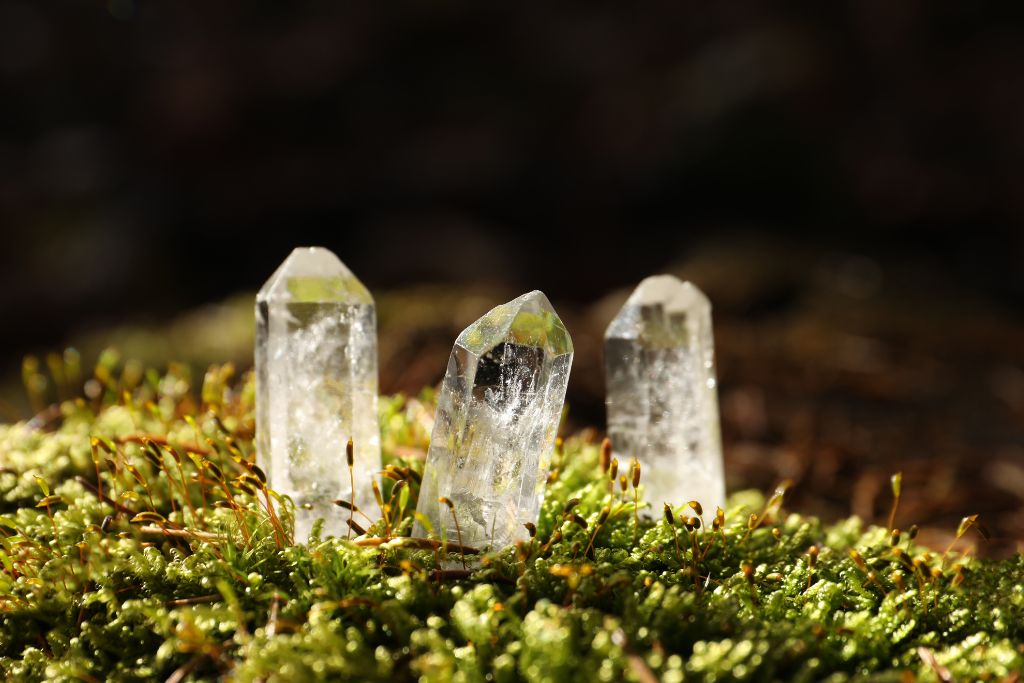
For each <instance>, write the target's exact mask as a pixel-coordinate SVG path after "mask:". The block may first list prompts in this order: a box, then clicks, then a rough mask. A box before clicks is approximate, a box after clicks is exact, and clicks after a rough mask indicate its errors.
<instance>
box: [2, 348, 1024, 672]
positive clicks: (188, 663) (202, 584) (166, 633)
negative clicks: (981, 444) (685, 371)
mask: <svg viewBox="0 0 1024 683" xmlns="http://www.w3.org/2000/svg"><path fill="white" fill-rule="evenodd" d="M115 360H116V359H114V358H113V356H106V357H105V359H104V360H103V361H101V364H100V366H99V367H98V368H97V372H96V375H95V377H94V378H93V379H92V380H90V382H88V383H87V391H86V393H87V394H89V395H90V396H91V398H84V397H83V398H71V397H69V394H70V392H69V391H67V389H66V388H65V398H66V400H64V401H63V402H61V403H58V404H55V405H53V406H51V407H50V408H48V409H45V410H43V411H42V412H41V413H40V415H39V416H37V417H36V418H34V419H33V420H32V421H29V422H23V423H18V424H12V425H0V530H2V533H0V561H2V569H3V571H2V573H0V671H2V672H3V673H4V675H5V676H6V677H7V678H8V679H9V680H14V681H20V680H26V681H28V680H76V681H80V680H84V681H135V680H146V681H148V680H167V681H188V680H209V679H217V678H226V679H232V680H241V681H304V680H359V681H373V680H388V681H404V680H421V681H448V680H457V681H519V680H525V681H570V680H586V681H620V680H632V681H641V682H643V683H649V682H650V681H657V680H661V681H684V680H701V681H712V680H756V681H768V680H829V681H846V680H875V681H890V680H891V681H907V680H951V679H953V678H955V679H957V680H980V679H989V680H1016V679H1017V677H1018V676H1019V672H1020V671H1021V670H1022V669H1024V645H1022V643H1024V586H1022V579H1024V557H1022V556H1021V555H1019V554H1018V555H1017V556H1015V557H1013V558H1011V559H1008V560H1002V561H982V560H978V559H975V558H973V557H971V556H970V554H969V553H964V552H962V551H961V550H960V547H961V546H962V545H965V544H964V543H961V545H958V546H957V547H956V548H954V549H952V550H950V551H948V552H945V553H943V552H941V551H935V550H929V549H926V548H923V547H920V546H918V545H915V543H914V541H913V538H912V536H913V534H912V533H911V532H910V531H904V532H902V533H900V532H899V531H895V532H893V531H891V530H890V529H886V528H879V527H868V528H865V527H864V526H863V525H862V524H861V522H860V521H859V520H857V519H855V518H854V519H848V520H845V521H842V522H839V523H837V524H831V525H828V524H823V523H822V522H820V521H819V520H817V519H815V518H811V517H803V516H800V515H797V514H792V513H788V512H786V511H785V510H784V488H785V486H782V487H780V489H778V490H777V491H776V492H773V493H771V494H770V495H768V496H765V495H761V494H759V493H755V492H743V493H738V494H736V495H734V496H732V498H731V499H730V505H729V509H728V510H726V511H724V513H722V514H716V511H709V510H703V522H701V521H699V520H696V519H694V518H690V517H687V516H685V514H684V505H685V504H686V502H687V501H675V503H676V504H677V506H678V507H676V508H675V509H673V510H671V513H666V512H665V511H664V510H663V509H662V508H661V506H660V505H659V506H658V507H657V508H654V509H652V508H651V507H650V506H646V505H644V504H643V502H642V501H643V498H642V495H643V473H642V472H641V473H640V487H639V492H638V491H637V490H636V488H635V487H634V486H633V482H632V481H631V480H632V478H633V474H634V472H633V470H632V469H631V468H630V467H629V465H628V464H626V463H621V464H618V472H616V473H614V474H615V475H617V476H611V475H613V473H612V472H610V471H609V470H611V469H615V464H612V463H609V462H608V461H607V460H606V459H603V458H602V455H601V447H600V445H599V444H598V443H596V441H595V439H593V438H588V434H582V435H578V436H573V437H569V438H567V439H565V441H564V444H561V445H560V447H559V448H558V449H557V452H556V454H555V459H554V460H555V461H554V463H553V470H552V473H551V476H550V478H549V484H548V488H547V496H546V500H545V503H544V506H543V509H542V512H541V516H540V519H539V521H538V523H537V525H536V535H535V537H534V538H533V539H532V540H530V541H527V542H525V543H522V544H520V545H519V546H517V547H510V548H505V549H502V550H500V551H498V552H494V553H488V554H484V555H483V556H481V557H478V558H474V557H472V556H467V555H465V552H466V551H464V550H462V549H459V548H458V547H456V544H450V545H448V546H447V547H444V546H442V547H432V546H431V545H430V544H429V543H427V542H425V541H417V540H415V539H409V538H407V535H408V534H409V532H410V529H411V526H412V522H413V512H412V511H413V510H414V509H415V500H416V494H417V492H418V486H417V482H418V472H419V471H420V470H421V468H422V464H423V454H424V452H425V449H426V446H427V441H428V439H429V430H430V421H431V414H432V399H431V396H430V394H429V392H428V393H425V394H424V395H423V396H420V397H418V398H415V399H412V398H405V397H393V398H390V399H385V400H383V402H382V407H381V425H382V430H383V431H382V433H383V445H384V458H385V465H386V466H387V470H386V473H385V479H384V480H383V481H384V485H383V491H382V492H381V494H382V501H383V502H384V505H385V506H386V509H387V510H388V512H389V514H388V517H389V519H388V520H387V523H385V522H384V521H380V522H378V523H376V524H374V525H373V526H371V527H370V528H369V529H366V530H365V531H366V533H365V534H361V533H360V532H361V531H363V529H357V530H356V531H354V532H353V535H352V538H351V539H347V538H327V539H322V540H315V541H314V542H311V543H309V544H308V545H295V544H293V543H292V542H291V540H290V537H289V520H290V501H288V500H287V499H284V498H282V497H280V496H278V495H277V494H275V493H274V492H273V491H269V490H266V489H265V487H264V486H263V484H262V481H261V479H262V472H261V471H260V470H259V468H258V467H256V466H254V465H253V464H252V457H253V445H252V431H253V420H252V407H253V388H252V382H251V378H248V377H245V378H242V379H241V380H240V381H238V382H235V381H234V380H233V377H232V375H233V372H232V369H231V368H230V367H215V368H211V369H210V370H209V371H208V372H207V373H206V375H205V377H204V378H203V379H202V381H201V382H200V381H197V382H193V381H192V378H191V376H190V371H189V370H188V368H186V367H182V366H171V368H170V369H169V370H168V372H167V373H166V374H164V375H160V374H158V373H156V372H146V373H143V372H140V371H139V369H138V368H137V367H135V368H133V367H131V366H128V370H129V371H128V372H122V371H120V370H118V371H117V372H114V368H115ZM65 370H67V372H66V373H63V374H62V372H61V371H60V367H59V366H58V371H57V372H56V375H57V379H58V384H59V385H60V384H61V383H62V382H63V384H64V385H65V387H67V386H77V384H75V382H74V379H75V378H74V377H71V376H64V375H70V374H71V370H68V369H67V368H65ZM36 372H37V369H36V368H29V371H28V373H27V375H26V381H27V383H28V385H29V387H30V389H31V388H32V387H36V388H37V389H38V388H39V387H40V386H42V382H41V381H40V380H39V378H38V377H36V376H34V373H36ZM193 386H195V387H196V388H195V390H193V388H192V387H193ZM37 398H38V397H37ZM343 454H344V445H343V444H339V462H340V463H344V455H343ZM342 466H343V465H342ZM621 475H625V477H626V478H625V479H624V480H620V476H621ZM400 482H404V483H400ZM623 484H624V485H625V489H623ZM637 497H638V499H639V500H640V502H641V506H640V509H639V510H637V509H636V507H635V503H634V500H635V499H637ZM457 513H458V511H457V510H456V511H455V514H457ZM337 514H339V515H344V516H345V518H346V519H347V518H348V517H349V515H350V514H352V516H353V518H354V521H355V522H356V523H357V524H358V525H359V526H368V525H367V524H366V523H365V521H361V517H360V516H359V515H358V514H354V513H350V511H349V510H347V509H345V508H344V507H341V506H339V507H338V510H337ZM376 514H377V515H378V516H379V514H380V513H379V511H377V512H376ZM716 517H717V521H716ZM669 518H671V522H670V521H669ZM973 522H974V520H973V519H972V518H967V519H965V522H964V523H963V524H962V525H961V528H960V529H959V530H958V531H959V533H958V536H964V535H965V534H969V533H973V531H972V530H971V527H972V525H973ZM451 540H453V539H449V541H451ZM434 545H435V546H436V545H438V544H437V543H435V544H434ZM470 550H472V549H470ZM464 557H466V559H467V568H465V569H464V568H463V564H462V562H463V558H464Z"/></svg>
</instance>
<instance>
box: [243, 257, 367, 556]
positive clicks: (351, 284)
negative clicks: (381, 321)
mask: <svg viewBox="0 0 1024 683" xmlns="http://www.w3.org/2000/svg"><path fill="white" fill-rule="evenodd" d="M256 432H257V434H256V444H257V452H258V458H259V459H260V461H261V462H262V463H263V464H264V468H265V469H266V472H267V478H268V480H269V484H270V486H272V487H273V488H274V489H275V490H276V491H278V492H279V493H283V494H287V495H288V496H291V498H292V499H293V500H294V501H295V506H296V507H295V538H296V540H298V541H305V540H306V539H307V538H308V536H309V533H310V529H311V528H312V525H313V522H314V521H315V520H316V519H317V518H320V517H322V518H324V519H325V523H324V528H323V533H324V535H325V536H326V535H329V534H333V535H341V534H342V533H344V532H347V530H348V526H347V523H346V520H347V517H346V516H345V514H343V512H344V511H342V510H340V509H339V508H337V507H335V506H334V505H333V504H332V501H334V500H335V499H339V498H340V499H343V500H351V499H352V496H353V491H352V487H351V485H350V477H349V471H348V464H347V462H346V458H345V447H346V444H347V442H348V440H349V439H350V438H351V439H352V440H353V445H354V454H355V463H354V475H355V503H356V505H357V506H358V507H359V508H360V509H362V510H367V511H368V510H371V509H375V506H374V503H373V494H372V489H371V484H370V482H371V481H372V480H373V478H374V477H376V476H377V473H378V472H379V471H380V468H381V463H380V427H379V423H378V417H377V314H376V308H375V306H374V303H373V297H371V296H370V293H369V292H368V291H367V290H366V287H364V286H363V284H362V283H361V282H359V280H358V279H356V277H355V276H354V275H353V274H352V272H351V271H350V270H349V269H348V268H346V267H345V265H344V264H343V263H342V262H341V261H340V260H339V259H338V257H337V256H335V255H334V254H333V253H331V252H330V251H329V250H327V249H324V248H322V247H302V248H298V249H295V250H294V251H293V252H292V253H291V255H290V256H289V257H288V258H287V259H285V261H284V263H282V264H281V266H280V267H279V268H278V269H277V271H276V272H275V273H274V274H273V275H272V276H271V278H270V279H269V280H267V283H266V284H265V285H263V288H262V289H261V290H260V291H259V294H257V296H256ZM364 522H365V520H364Z"/></svg>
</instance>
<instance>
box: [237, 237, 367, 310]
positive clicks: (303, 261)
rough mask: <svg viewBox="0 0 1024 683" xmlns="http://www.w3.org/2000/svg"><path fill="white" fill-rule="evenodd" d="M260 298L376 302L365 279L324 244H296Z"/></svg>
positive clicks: (259, 294) (301, 300) (290, 300)
mask: <svg viewBox="0 0 1024 683" xmlns="http://www.w3.org/2000/svg"><path fill="white" fill-rule="evenodd" d="M256 300H257V301H281V302H290V303H302V302H306V303H315V302H339V303H367V304H370V303H373V297H372V296H370V292H369V291H368V290H367V289H366V287H364V286H363V283H362V282H360V281H359V279H358V278H356V276H355V275H353V274H352V271H351V270H349V269H348V267H347V266H345V264H344V263H342V262H341V259H339V258H338V257H337V256H336V255H335V254H334V252H332V251H331V250H330V249H326V248H324V247H296V248H295V249H293V250H292V253H291V254H289V255H288V258H286V259H285V260H284V262H283V263H282V264H281V265H280V266H279V267H278V269H277V270H276V271H274V274H273V275H271V276H270V279H269V280H267V282H266V283H265V284H264V285H263V287H262V288H260V291H259V293H258V294H257V295H256Z"/></svg>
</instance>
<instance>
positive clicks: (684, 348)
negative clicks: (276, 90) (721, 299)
mask: <svg viewBox="0 0 1024 683" xmlns="http://www.w3.org/2000/svg"><path fill="white" fill-rule="evenodd" d="M605 378H606V383H607V398H606V402H607V407H608V436H609V438H610V439H611V441H612V448H613V451H614V453H615V454H616V457H617V458H618V459H619V461H620V462H628V461H629V459H631V458H633V457H636V458H637V459H638V460H639V461H640V464H641V466H642V467H641V470H642V475H643V476H642V482H643V484H644V487H645V489H646V498H647V500H648V501H649V502H650V503H651V504H652V505H653V506H654V509H655V510H660V509H661V505H662V503H666V502H667V503H670V504H672V505H673V506H680V505H683V504H684V503H686V502H688V501H691V500H697V501H699V502H700V504H701V506H702V507H703V508H704V510H705V511H710V512H711V514H714V510H715V507H716V506H722V507H724V506H725V480H724V478H723V473H722V445H721V436H720V432H719V423H718V396H717V389H716V382H715V349H714V338H713V336H712V331H711V304H710V303H709V302H708V300H707V297H705V296H704V294H703V292H701V291H700V290H699V289H697V288H696V287H695V286H693V285H692V284H690V283H689V282H682V281H680V280H679V279H678V278H675V277H673V276H671V275H656V276H653V277H649V278H647V279H646V280H644V281H643V282H641V283H640V286H639V287H637V288H636V290H635V291H634V292H633V294H632V295H631V296H630V297H629V300H628V301H626V304H625V305H624V306H623V307H622V310H620V311H619V313H618V315H617V316H616V317H615V319H614V320H613V321H612V323H611V325H609V326H608V330H607V331H606V332H605Z"/></svg>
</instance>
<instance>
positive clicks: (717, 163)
mask: <svg viewBox="0 0 1024 683" xmlns="http://www.w3.org/2000/svg"><path fill="white" fill-rule="evenodd" d="M1022 14H1024V6H1021V5H1019V4H1017V5H1011V4H1007V5H1006V6H991V5H978V4H974V5H972V4H969V3H960V4H957V5H946V4H939V3H915V2H909V3H890V2H842V3H826V4H823V5H819V6H815V7H813V8H811V9H806V8H805V9H801V10H797V9H795V8H787V7H782V6H773V7H766V8H750V7H747V8H743V9H740V8H738V7H735V6H730V5H721V6H719V5H716V4H714V3H711V4H707V3H704V4H694V5H690V6H681V5H680V4H679V3H654V4H649V5H647V6H645V7H644V8H642V9H638V8H636V7H626V6H623V7H618V8H615V7H610V8H609V7H603V8H589V9H586V10H584V9H580V8H577V9H568V8H557V7H552V6H532V7H526V8H518V9H515V10H511V9H509V10H501V9H487V8H476V9H466V8H463V7H460V6H458V5H456V4H455V3H412V4H409V5H407V6H404V7H401V8H398V7H395V6H385V5H384V4H377V5H368V4H367V5H364V4H362V3H336V2H314V3H306V4H303V5H302V6H301V7H291V6H285V5H284V4H278V3H263V2H255V3H254V2H241V1H230V0H229V1H225V2H219V3H214V4H209V3H201V4H199V5H197V4H195V3H140V2H132V1H131V0H112V1H111V2H108V3H101V2H86V3H81V2H52V3H47V4H45V5H44V4H43V3H38V2H33V1H29V0H25V1H17V0H16V1H11V0H0V84H2V86H0V87H2V89H0V331H2V333H3V334H0V378H5V379H0V386H3V387H5V388H4V390H3V392H2V393H0V416H2V418H3V419H13V418H15V417H17V416H24V415H25V414H27V412H28V408H27V407H26V404H25V401H24V399H23V397H22V392H21V390H20V389H19V388H18V387H17V378H18V375H19V368H20V364H21V357H22V355H23V354H25V353H29V352H31V353H45V352H46V351H50V350H54V349H60V348H62V347H63V346H64V345H66V344H74V345H75V346H77V347H78V348H81V349H82V351H83V354H84V355H85V357H86V360H87V362H88V361H89V359H90V356H91V357H95V354H96V353H98V350H99V349H100V348H102V347H103V346H104V345H106V344H111V343H112V344H116V345H118V346H119V347H120V348H122V349H123V350H124V351H125V354H126V355H131V356H133V357H138V358H140V359H142V360H144V361H145V362H152V363H159V362H161V361H163V360H165V359H167V358H183V359H185V360H189V361H191V362H194V363H196V364H197V365H202V364H203V363H207V362H215V361H219V360H235V361H236V362H238V363H240V364H242V365H244V364H246V363H248V362H251V360H250V359H251V297H252V294H253V292H254V291H255V290H256V289H257V288H258V287H259V286H260V284H261V283H262V281H263V280H265V279H266V278H267V277H268V276H269V274H270V273H271V272H272V271H273V270H274V268H275V267H276V266H277V264H278V263H279V262H280V261H281V260H282V259H283V258H284V257H285V256H286V255H287V253H288V251H289V250H290V249H291V248H292V247H293V246H296V245H302V244H323V245H325V246H328V247H330V248H332V249H333V250H334V251H335V252H337V253H338V254H339V255H340V256H341V258H342V259H343V260H344V261H345V262H346V263H347V264H348V265H349V266H350V267H351V268H352V269H353V270H354V271H355V272H356V273H357V274H358V275H359V276H360V277H361V279H363V281H364V282H365V283H366V284H367V285H368V286H369V287H370V288H371V289H372V290H373V291H374V293H375V294H376V295H377V297H378V303H379V306H380V320H381V324H380V327H381V351H382V389H384V390H385V391H396V390H405V391H415V390H416V389H417V388H419V387H420V386H422V385H424V384H427V383H432V382H435V381H437V380H438V379H439V377H440V374H441V372H442V370H443V367H444V363H445V359H446V357H447V354H448V352H449V350H450V345H451V341H452V338H453V337H454V335H455V334H456V333H457V332H458V331H459V330H460V329H461V328H462V327H464V326H465V325H466V324H468V323H469V322H471V321H472V319H473V318H474V317H475V316H477V315H479V314H480V313H481V312H483V311H484V310H486V309H487V308H489V307H490V306H492V305H494V304H495V303H498V302H500V301H503V300H507V299H508V298H511V297H512V296H515V295H517V294H519V293H521V292H522V291H525V290H528V289H533V288H540V289H543V290H545V292H547V294H548V295H549V296H550V297H551V298H552V300H553V301H554V302H555V304H556V306H557V307H558V308H559V310H560V312H562V313H563V317H565V318H566V320H567V322H568V324H569V325H570V329H571V330H572V332H573V334H574V338H575V340H576V344H577V361H576V364H575V366H574V371H573V379H572V382H571V384H572V386H571V387H570V394H569V400H570V403H571V406H572V415H573V421H574V426H577V427H579V426H585V425H593V426H596V427H598V428H600V427H601V426H602V425H603V407H602V392H603V381H602V377H601V369H600V368H601V357H600V337H601V333H602V331H603V328H604V326H605V325H606V324H607V323H608V321H609V320H610V319H611V317H612V316H613V315H614V312H615V310H616V307H617V306H618V305H619V304H620V303H621V301H622V300H623V298H624V297H625V296H626V294H628V290H629V288H631V287H632V286H634V285H635V283H636V282H638V281H639V280H640V279H641V278H643V277H644V276H646V275H649V274H652V273H656V272H662V271H666V272H675V273H677V274H679V275H680V276H682V277H685V278H687V279H690V280H693V281H694V282H696V283H697V284H698V285H700V286H701V287H702V288H704V289H705V291H707V293H708V294H709V296H710V297H711V299H712V302H713V303H714V305H715V314H716V321H715V322H716V335H717V337H718V362H719V374H720V377H721V401H722V414H723V430H724V435H725V442H726V457H727V460H728V468H729V472H730V475H729V476H730V486H731V487H733V488H738V487H745V486H757V487H761V488H765V487H769V486H771V485H772V484H773V483H774V482H775V481H776V480H777V479H779V478H782V477H789V478H791V479H794V480H795V481H796V483H797V489H796V492H795V495H794V499H793V507H794V508H795V509H799V510H801V511H806V512H815V513H819V514H823V515H826V516H829V517H836V516H839V515H842V514H848V513H850V512H855V513H858V514H861V515H863V516H865V517H867V518H871V519H879V518H883V519H884V516H885V514H886V512H887V507H888V504H889V493H888V486H889V485H888V478H889V475H890V474H891V473H892V472H894V471H896V470H903V471H904V472H905V480H904V481H905V484H904V489H905V490H906V491H907V500H906V501H905V502H906V504H905V506H904V508H903V511H902V512H901V519H902V523H903V524H904V525H909V523H910V522H915V521H916V522H921V523H923V524H926V525H929V526H930V527H934V531H933V533H935V534H939V535H941V533H942V530H945V531H946V532H949V531H951V530H952V529H953V528H955V525H956V521H957V520H958V519H959V518H960V517H961V516H963V515H964V514H968V513H970V512H977V511H981V512H982V513H983V519H987V520H988V524H989V526H990V527H992V529H993V535H995V536H996V537H997V540H996V541H994V542H993V545H990V546H989V547H990V548H996V549H997V551H1000V550H999V549H1003V550H1005V549H1008V548H1013V547H1014V546H1015V544H1016V543H1018V542H1019V541H1020V539H1022V538H1024V268H1022V264H1024V230H1022V225H1024V192H1022V190H1024V164H1022V161H1024V22H1022V19H1024V17H1022V16H1021V15H1022ZM982 552H986V551H985V550H983V551H982Z"/></svg>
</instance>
